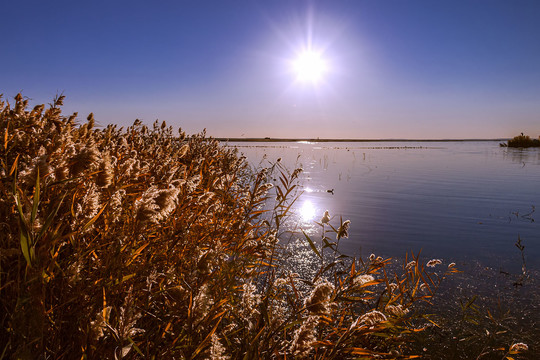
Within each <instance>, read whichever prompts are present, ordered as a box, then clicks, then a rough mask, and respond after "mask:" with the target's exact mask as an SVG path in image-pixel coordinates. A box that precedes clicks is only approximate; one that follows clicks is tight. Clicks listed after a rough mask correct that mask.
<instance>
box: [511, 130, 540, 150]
mask: <svg viewBox="0 0 540 360" xmlns="http://www.w3.org/2000/svg"><path fill="white" fill-rule="evenodd" d="M501 146H502V147H516V148H529V147H540V137H539V138H538V139H532V138H531V137H530V136H529V135H523V133H521V135H518V136H514V137H513V138H512V139H510V140H508V144H501Z"/></svg>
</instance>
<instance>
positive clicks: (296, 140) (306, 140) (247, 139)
mask: <svg viewBox="0 0 540 360" xmlns="http://www.w3.org/2000/svg"><path fill="white" fill-rule="evenodd" d="M215 139H216V140H217V141H220V142H300V141H305V142H456V141H460V142H465V141H508V140H509V138H498V139H319V138H317V139H308V138H290V139H288V138H215Z"/></svg>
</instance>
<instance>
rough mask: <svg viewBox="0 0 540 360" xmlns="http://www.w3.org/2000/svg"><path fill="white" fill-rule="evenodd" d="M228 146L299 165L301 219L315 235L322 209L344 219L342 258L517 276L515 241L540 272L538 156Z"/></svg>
mask: <svg viewBox="0 0 540 360" xmlns="http://www.w3.org/2000/svg"><path fill="white" fill-rule="evenodd" d="M228 145H229V146H236V147H238V149H239V151H240V152H241V153H243V154H244V155H245V156H246V157H247V158H248V161H249V162H250V163H251V164H253V165H254V166H257V165H259V164H260V165H263V166H268V165H269V164H270V162H275V161H276V160H277V159H278V158H280V157H281V158H282V159H283V160H282V161H283V163H284V164H285V165H286V167H287V168H289V169H291V170H292V169H294V168H295V167H298V166H300V167H302V168H303V169H304V172H303V175H302V177H301V180H302V181H301V185H302V188H303V194H302V196H301V197H300V199H299V201H298V203H297V206H296V211H297V213H298V220H297V221H298V223H299V225H300V226H301V227H302V228H303V229H305V230H306V231H308V232H311V233H313V234H315V233H316V232H317V231H318V229H317V227H316V226H315V225H314V224H313V220H319V219H320V218H321V216H322V214H323V212H324V211H325V210H329V211H330V214H331V215H333V216H335V217H336V218H334V220H333V222H334V223H339V218H340V216H341V217H342V218H343V220H345V219H350V220H351V229H350V236H349V238H348V239H344V240H343V241H342V242H341V244H340V249H341V251H342V252H344V253H347V254H350V255H362V256H368V255H369V254H371V253H375V254H376V255H381V256H383V257H395V258H399V257H403V255H404V254H405V253H406V252H408V253H410V252H411V251H412V252H414V253H417V252H418V251H420V250H422V254H424V256H426V257H436V258H443V259H444V260H445V262H450V261H453V262H467V261H472V260H474V261H475V262H479V263H481V264H483V265H485V266H490V267H493V268H497V269H499V268H500V269H504V270H505V271H514V272H515V271H519V270H520V269H521V253H520V251H519V250H518V249H517V248H516V247H515V246H514V244H515V242H516V240H517V238H518V236H519V237H520V238H521V240H522V243H523V244H524V245H525V256H526V259H527V266H528V268H535V269H539V268H540V216H539V215H540V150H539V149H525V150H519V149H509V148H502V147H499V143H498V142H493V141H478V142H474V141H456V142H351V143H341V142H335V143H298V142H290V143H247V142H246V143H229V144H228ZM331 189H333V190H334V191H333V194H332V193H331V192H328V190H331ZM535 206H538V212H535V211H534V210H535ZM534 220H538V221H534Z"/></svg>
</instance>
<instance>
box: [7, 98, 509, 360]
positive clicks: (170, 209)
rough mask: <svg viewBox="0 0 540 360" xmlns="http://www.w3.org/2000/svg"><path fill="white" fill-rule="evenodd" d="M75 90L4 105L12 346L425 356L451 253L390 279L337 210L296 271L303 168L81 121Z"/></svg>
mask: <svg viewBox="0 0 540 360" xmlns="http://www.w3.org/2000/svg"><path fill="white" fill-rule="evenodd" d="M62 102H63V97H58V98H57V99H55V101H54V102H53V104H51V105H50V107H48V108H45V107H44V106H43V105H40V106H36V107H35V108H34V109H32V110H28V109H27V106H28V104H27V100H25V99H23V98H22V96H20V95H18V96H17V97H16V98H15V104H14V106H12V107H11V106H10V105H9V104H6V103H5V102H2V103H1V104H0V133H1V134H2V144H0V148H1V150H0V160H1V170H0V171H1V173H0V193H1V197H0V202H1V204H0V225H1V228H2V232H1V236H0V248H1V253H0V266H1V268H0V281H1V283H0V306H1V310H0V323H1V327H0V354H1V356H0V358H21V359H38V358H43V359H45V358H54V359H75V358H88V359H102V358H110V359H113V358H126V359H134V358H156V359H162V358H165V359H205V358H211V359H239V358H243V359H286V358H313V359H343V358H375V357H377V358H414V357H415V356H414V355H410V354H409V341H410V339H411V335H413V334H414V333H415V332H418V331H421V330H422V327H423V326H424V325H425V322H424V321H422V317H421V314H416V313H415V311H414V308H413V305H414V304H415V303H416V302H417V301H429V299H430V298H431V297H432V296H433V293H434V291H435V290H436V288H437V286H438V284H439V283H440V281H441V280H442V279H443V278H444V276H446V275H447V274H449V273H452V272H455V271H456V270H455V267H454V266H453V264H451V265H450V266H448V265H439V264H435V263H429V264H426V265H427V266H431V265H434V266H435V265H437V266H438V268H442V269H443V270H440V271H438V272H437V271H435V270H436V269H435V268H434V269H433V271H431V272H430V271H428V269H427V268H426V267H425V265H424V262H422V261H421V260H420V259H419V258H418V257H414V258H412V259H411V260H410V261H406V263H405V264H404V265H403V268H402V269H401V271H400V272H399V273H398V274H392V275H390V274H389V273H388V272H387V264H388V260H385V259H382V258H379V257H376V256H372V257H370V259H369V260H366V261H361V260H357V259H351V258H348V257H346V256H341V255H339V252H338V243H339V239H340V238H342V237H346V236H347V235H348V224H349V223H348V222H347V221H345V222H343V221H340V223H339V224H334V226H333V225H332V224H331V221H330V218H329V217H327V216H325V217H324V218H323V221H321V222H320V223H319V225H320V226H321V233H322V237H321V239H320V240H314V239H312V238H311V237H309V236H308V235H306V236H305V240H306V241H307V243H308V244H309V246H310V247H311V248H312V250H313V252H314V254H315V255H316V256H317V257H318V258H319V260H320V266H319V265H318V268H317V270H316V271H315V272H314V273H312V274H302V275H298V274H295V273H293V272H291V271H290V269H288V268H287V267H286V266H282V265H279V264H283V263H284V262H286V259H284V258H283V251H282V247H280V245H279V238H280V234H281V233H280V231H281V228H282V225H281V224H282V223H283V220H284V219H285V218H286V216H287V215H288V213H289V211H290V208H291V205H292V203H294V201H295V197H294V191H295V187H296V185H295V184H296V181H297V176H298V173H299V171H296V170H295V171H293V172H292V173H290V172H288V171H287V170H286V169H284V168H283V167H282V166H281V165H280V164H279V163H276V164H274V166H272V167H271V168H269V169H261V170H260V171H256V172H253V171H250V170H249V169H248V167H247V164H246V162H245V161H244V159H242V158H241V157H238V156H237V154H236V153H235V152H234V151H232V150H227V149H225V148H223V147H220V146H219V144H218V143H217V142H216V141H215V140H212V139H209V138H206V137H205V135H204V134H199V135H194V136H186V135H185V134H184V133H183V132H180V133H179V134H178V135H177V136H175V135H173V132H172V128H170V127H167V126H166V125H165V123H162V124H160V123H157V122H156V123H155V124H154V126H153V128H148V127H146V126H144V125H142V124H141V123H140V122H139V121H135V123H134V124H133V126H130V127H128V128H127V129H125V130H124V129H118V128H117V127H116V126H114V125H109V126H107V127H106V128H104V129H95V128H94V126H93V125H94V119H93V116H92V115H90V116H89V117H88V119H87V122H85V123H84V124H82V125H78V124H76V114H73V115H72V116H67V117H66V116H62V114H61V110H60V107H61V105H62ZM270 175H271V176H270ZM274 177H276V178H277V179H276V181H275V182H274V184H273V186H272V184H269V183H270V180H271V179H274ZM268 191H271V192H272V194H274V195H275V198H276V200H275V201H274V202H272V203H271V204H272V210H271V211H263V206H265V205H266V206H268V204H269V203H268V196H267V194H268ZM336 235H337V236H336ZM336 238H337V239H336ZM325 249H326V255H325V254H324V251H325ZM328 252H330V254H331V256H327V255H328ZM429 270H431V268H430V269H429ZM514 350H515V349H514Z"/></svg>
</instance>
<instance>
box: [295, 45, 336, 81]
mask: <svg viewBox="0 0 540 360" xmlns="http://www.w3.org/2000/svg"><path fill="white" fill-rule="evenodd" d="M327 69H328V68H327V64H326V62H325V61H324V59H323V58H322V57H321V54H320V53H317V52H315V51H312V50H305V51H303V52H302V53H300V54H299V55H298V57H297V58H296V60H294V62H293V70H294V72H295V73H296V76H297V79H298V80H299V81H302V82H312V83H317V82H319V81H320V80H322V78H323V76H324V74H325V73H326V71H327Z"/></svg>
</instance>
